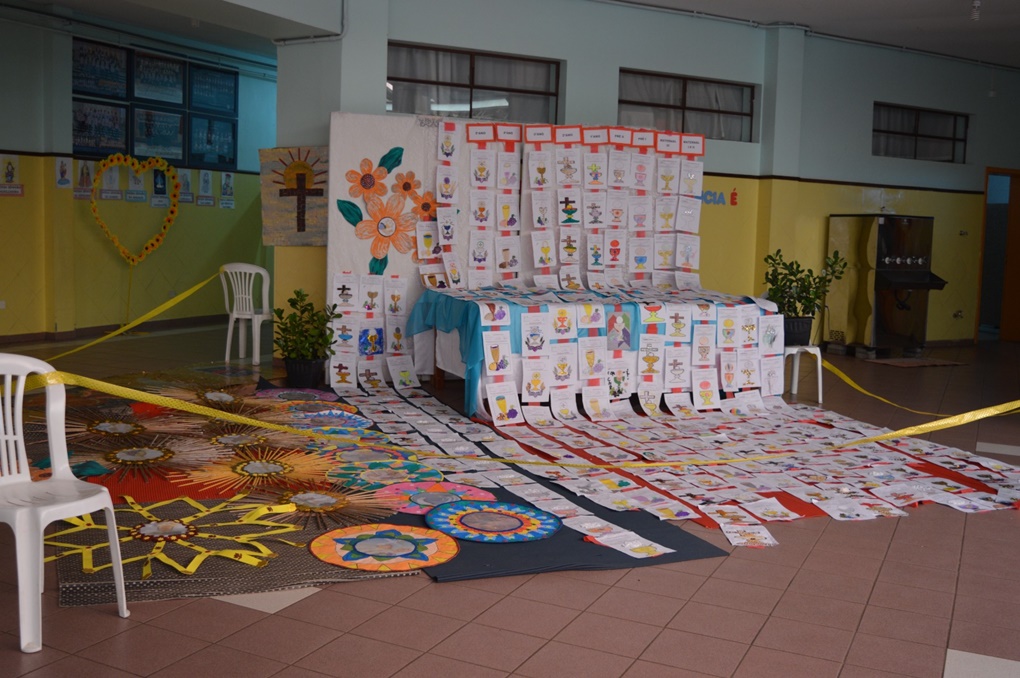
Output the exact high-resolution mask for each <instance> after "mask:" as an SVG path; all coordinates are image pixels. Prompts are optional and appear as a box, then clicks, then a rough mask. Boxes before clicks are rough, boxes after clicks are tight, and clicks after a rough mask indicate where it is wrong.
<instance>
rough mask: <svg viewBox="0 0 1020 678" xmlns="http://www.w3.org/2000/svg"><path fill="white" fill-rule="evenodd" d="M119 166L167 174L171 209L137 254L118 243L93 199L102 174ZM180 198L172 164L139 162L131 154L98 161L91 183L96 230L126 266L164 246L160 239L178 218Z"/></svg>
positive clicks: (134, 264)
mask: <svg viewBox="0 0 1020 678" xmlns="http://www.w3.org/2000/svg"><path fill="white" fill-rule="evenodd" d="M118 165H126V166H127V167H129V168H130V169H131V170H132V171H133V172H134V173H135V174H142V173H143V172H147V171H149V170H151V169H158V170H162V171H163V172H164V173H165V174H166V181H167V186H169V187H170V191H169V194H170V207H169V209H167V213H166V217H164V218H163V225H162V226H161V227H160V229H159V232H158V233H156V235H154V236H152V238H150V239H149V242H147V243H145V245H144V246H143V247H142V251H141V252H139V253H138V254H133V253H131V251H130V250H128V248H126V247H124V245H122V244H121V243H120V239H119V238H118V237H117V236H115V235H114V234H113V233H112V232H111V231H110V228H109V226H107V225H106V222H105V221H103V218H102V217H101V216H99V205H98V204H97V202H96V196H98V195H99V191H100V190H101V189H102V185H103V174H104V173H105V172H106V170H108V169H109V168H111V167H116V166H118ZM180 195H181V184H180V182H179V181H178V179H177V170H176V169H175V168H174V167H173V165H169V164H167V161H166V160H164V159H163V158H149V159H148V160H145V161H139V160H138V158H133V157H131V156H130V155H125V154H123V153H114V154H113V155H110V156H107V157H106V159H104V160H100V161H99V164H98V165H97V166H96V178H95V180H94V181H93V182H92V203H91V209H92V216H93V217H94V218H95V220H96V223H97V224H99V228H101V229H102V230H103V233H104V234H105V235H106V237H107V238H108V239H109V240H110V242H112V243H113V245H114V247H116V248H117V252H118V253H119V254H120V256H121V257H122V258H123V259H124V261H126V262H127V263H128V265H129V266H137V265H138V263H139V262H140V261H142V260H143V259H145V257H147V256H149V255H150V254H152V253H153V252H155V251H156V250H157V249H159V246H160V245H162V244H163V239H164V238H165V237H166V234H167V231H169V230H170V227H171V226H173V223H174V221H175V220H176V219H177V201H178V199H179V198H180Z"/></svg>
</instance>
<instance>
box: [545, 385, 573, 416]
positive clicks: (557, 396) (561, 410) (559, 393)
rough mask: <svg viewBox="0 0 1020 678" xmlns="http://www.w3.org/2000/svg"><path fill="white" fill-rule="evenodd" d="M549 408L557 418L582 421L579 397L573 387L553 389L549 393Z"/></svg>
mask: <svg viewBox="0 0 1020 678" xmlns="http://www.w3.org/2000/svg"><path fill="white" fill-rule="evenodd" d="M549 409H550V410H551V411H552V416H553V417H554V418H555V419H558V420H559V421H563V422H572V421H580V420H581V414H580V412H578V411H577V397H576V395H575V393H574V391H573V389H553V390H552V391H551V392H550V393H549Z"/></svg>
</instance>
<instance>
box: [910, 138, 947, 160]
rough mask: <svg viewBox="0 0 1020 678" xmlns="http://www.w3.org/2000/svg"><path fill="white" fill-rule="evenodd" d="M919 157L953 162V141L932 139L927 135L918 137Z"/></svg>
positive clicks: (920, 158) (919, 158)
mask: <svg viewBox="0 0 1020 678" xmlns="http://www.w3.org/2000/svg"><path fill="white" fill-rule="evenodd" d="M917 159H918V160H941V161H943V162H952V161H953V142H952V141H949V140H946V139H930V138H927V137H918V139H917Z"/></svg>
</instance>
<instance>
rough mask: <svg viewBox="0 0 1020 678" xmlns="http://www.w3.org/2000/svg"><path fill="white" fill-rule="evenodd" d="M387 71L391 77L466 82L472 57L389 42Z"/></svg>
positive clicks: (468, 79)
mask: <svg viewBox="0 0 1020 678" xmlns="http://www.w3.org/2000/svg"><path fill="white" fill-rule="evenodd" d="M386 73H387V75H388V76H389V77H391V78H411V79H414V80H430V81H433V82H449V83H457V84H463V85H468V84H470V83H471V57H470V56H469V55H467V54H461V53H459V52H443V51H440V50H434V49H420V48H417V47H407V46H404V45H390V46H389V50H388V59H387V64H386Z"/></svg>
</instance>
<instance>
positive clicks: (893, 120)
mask: <svg viewBox="0 0 1020 678" xmlns="http://www.w3.org/2000/svg"><path fill="white" fill-rule="evenodd" d="M967 124H968V117H967V116H966V115H961V114H959V113H946V112H944V111H931V110H926V109H923V108H911V107H909V106H896V105H894V104H880V103H877V102H876V103H875V111H874V116H873V118H872V132H871V154H872V155H881V156H885V157H888V158H911V159H914V160H937V161H939V162H959V163H962V162H966V159H967Z"/></svg>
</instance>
